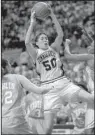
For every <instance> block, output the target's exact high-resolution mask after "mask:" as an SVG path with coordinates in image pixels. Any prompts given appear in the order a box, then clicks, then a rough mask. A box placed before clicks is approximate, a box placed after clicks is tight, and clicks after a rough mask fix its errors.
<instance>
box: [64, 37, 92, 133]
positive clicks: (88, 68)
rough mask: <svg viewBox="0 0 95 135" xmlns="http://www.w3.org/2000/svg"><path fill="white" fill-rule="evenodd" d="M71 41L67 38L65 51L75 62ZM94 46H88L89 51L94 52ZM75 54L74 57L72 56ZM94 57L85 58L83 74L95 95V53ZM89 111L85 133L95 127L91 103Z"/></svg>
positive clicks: (86, 115) (89, 88) (90, 90)
mask: <svg viewBox="0 0 95 135" xmlns="http://www.w3.org/2000/svg"><path fill="white" fill-rule="evenodd" d="M70 43H71V41H70V40H66V44H65V45H66V48H65V51H66V53H67V56H66V57H67V59H69V57H70V56H71V57H70V59H72V61H73V60H74V62H75V61H76V59H75V58H74V54H71V52H70V47H69V45H70ZM91 44H94V42H92V43H91ZM91 46H92V47H90V48H88V52H90V51H91V52H93V51H92V50H93V49H92V48H93V45H91ZM89 50H90V51H89ZM72 56H73V57H72ZM92 56H93V57H92V59H84V60H85V63H84V65H85V66H84V69H83V76H84V78H85V80H84V81H85V82H86V84H87V88H88V91H89V93H91V94H93V95H94V55H92ZM80 60H83V59H80V58H79V59H78V61H80ZM87 108H88V109H87V111H86V114H85V128H84V130H85V133H86V134H91V133H92V131H93V127H94V109H92V108H93V107H92V106H91V104H90V105H89V104H88V106H87Z"/></svg>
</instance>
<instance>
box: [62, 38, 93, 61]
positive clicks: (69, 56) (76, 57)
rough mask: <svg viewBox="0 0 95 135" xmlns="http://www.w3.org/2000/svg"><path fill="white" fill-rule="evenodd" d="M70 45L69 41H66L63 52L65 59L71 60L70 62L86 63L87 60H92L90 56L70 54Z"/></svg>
mask: <svg viewBox="0 0 95 135" xmlns="http://www.w3.org/2000/svg"><path fill="white" fill-rule="evenodd" d="M70 43H71V42H70V40H66V43H65V52H64V56H65V59H67V60H71V61H87V60H90V59H93V55H92V54H71V52H70V49H69V45H70Z"/></svg>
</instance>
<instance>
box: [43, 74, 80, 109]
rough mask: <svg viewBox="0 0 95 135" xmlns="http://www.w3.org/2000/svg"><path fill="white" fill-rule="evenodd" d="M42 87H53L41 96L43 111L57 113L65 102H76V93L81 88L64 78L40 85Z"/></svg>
mask: <svg viewBox="0 0 95 135" xmlns="http://www.w3.org/2000/svg"><path fill="white" fill-rule="evenodd" d="M42 85H43V86H45V87H47V86H48V85H50V86H53V87H54V88H53V89H52V90H50V91H49V92H48V93H47V94H45V95H44V96H43V98H44V111H49V110H50V111H55V110H57V111H58V110H59V109H60V107H61V105H62V104H65V103H66V102H71V101H72V102H78V99H77V92H79V91H80V89H81V88H80V87H79V86H77V85H75V84H73V83H72V82H70V80H68V79H67V78H65V77H64V76H63V77H60V78H57V79H54V80H52V81H48V82H45V83H42Z"/></svg>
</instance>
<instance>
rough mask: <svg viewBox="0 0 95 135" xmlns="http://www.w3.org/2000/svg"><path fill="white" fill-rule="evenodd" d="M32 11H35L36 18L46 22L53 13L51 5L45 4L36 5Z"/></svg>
mask: <svg viewBox="0 0 95 135" xmlns="http://www.w3.org/2000/svg"><path fill="white" fill-rule="evenodd" d="M32 11H35V17H36V18H37V19H40V20H45V19H46V18H47V17H48V16H49V15H50V13H51V11H50V8H49V5H48V4H46V3H45V2H38V3H36V4H35V5H34V7H33V9H32Z"/></svg>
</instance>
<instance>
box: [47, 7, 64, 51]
mask: <svg viewBox="0 0 95 135" xmlns="http://www.w3.org/2000/svg"><path fill="white" fill-rule="evenodd" d="M50 10H51V18H52V20H53V23H54V25H55V28H56V31H57V37H56V39H55V41H54V43H53V44H52V45H51V47H52V48H53V49H54V50H56V51H57V52H60V50H61V48H60V46H61V44H62V42H63V30H62V28H61V26H60V24H59V22H58V20H57V18H56V16H55V15H54V13H53V11H52V9H51V8H50Z"/></svg>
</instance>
